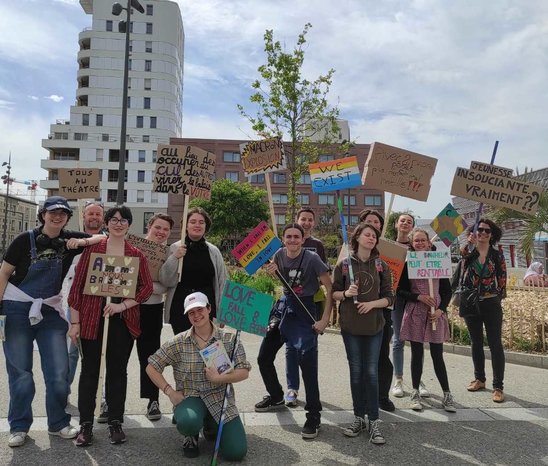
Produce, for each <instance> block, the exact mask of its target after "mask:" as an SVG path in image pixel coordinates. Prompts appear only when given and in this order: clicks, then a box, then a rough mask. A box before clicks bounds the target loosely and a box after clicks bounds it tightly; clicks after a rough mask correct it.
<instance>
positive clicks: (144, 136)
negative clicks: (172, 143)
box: [143, 134, 150, 142]
mask: <svg viewBox="0 0 548 466" xmlns="http://www.w3.org/2000/svg"><path fill="white" fill-rule="evenodd" d="M143 142H150V136H149V135H148V134H143Z"/></svg>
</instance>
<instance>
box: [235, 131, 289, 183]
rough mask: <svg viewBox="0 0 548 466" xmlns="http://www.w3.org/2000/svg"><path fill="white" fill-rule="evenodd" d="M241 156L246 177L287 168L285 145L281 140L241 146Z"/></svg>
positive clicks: (265, 140)
mask: <svg viewBox="0 0 548 466" xmlns="http://www.w3.org/2000/svg"><path fill="white" fill-rule="evenodd" d="M240 154H241V160H242V166H243V167H244V172H245V174H246V176H250V175H256V174H258V173H269V172H275V171H279V170H284V169H285V168H286V159H285V152H284V143H283V141H282V140H281V139H280V138H271V139H263V140H262V141H251V142H248V143H244V144H240Z"/></svg>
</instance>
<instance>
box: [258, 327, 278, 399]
mask: <svg viewBox="0 0 548 466" xmlns="http://www.w3.org/2000/svg"><path fill="white" fill-rule="evenodd" d="M283 345H284V342H283V340H282V336H281V334H280V329H279V328H278V327H276V328H274V329H272V330H269V331H268V332H267V334H266V336H265V337H264V338H263V341H262V343H261V347H260V348H259V356H258V357H257V363H258V364H259V370H260V372H261V377H262V378H263V382H264V385H265V387H266V391H267V392H268V394H269V395H270V397H271V398H272V399H273V400H275V401H279V400H283V397H284V391H283V388H282V386H281V385H280V381H279V380H278V374H277V372H276V367H275V366H274V360H275V359H276V354H278V351H279V350H280V348H281V347H282V346H283Z"/></svg>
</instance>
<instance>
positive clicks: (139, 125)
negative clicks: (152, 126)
mask: <svg viewBox="0 0 548 466" xmlns="http://www.w3.org/2000/svg"><path fill="white" fill-rule="evenodd" d="M143 120H144V117H142V116H138V117H137V128H142V127H143Z"/></svg>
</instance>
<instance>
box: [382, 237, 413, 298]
mask: <svg viewBox="0 0 548 466" xmlns="http://www.w3.org/2000/svg"><path fill="white" fill-rule="evenodd" d="M377 249H378V250H379V254H380V257H381V259H382V260H384V262H386V263H387V264H388V267H389V268H390V273H391V274H392V289H393V290H396V288H397V287H398V283H399V281H400V278H401V274H402V272H403V267H404V266H405V258H406V257H407V246H403V245H401V244H398V243H396V242H395V241H390V240H387V239H384V238H380V239H379V244H378V245H377Z"/></svg>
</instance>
